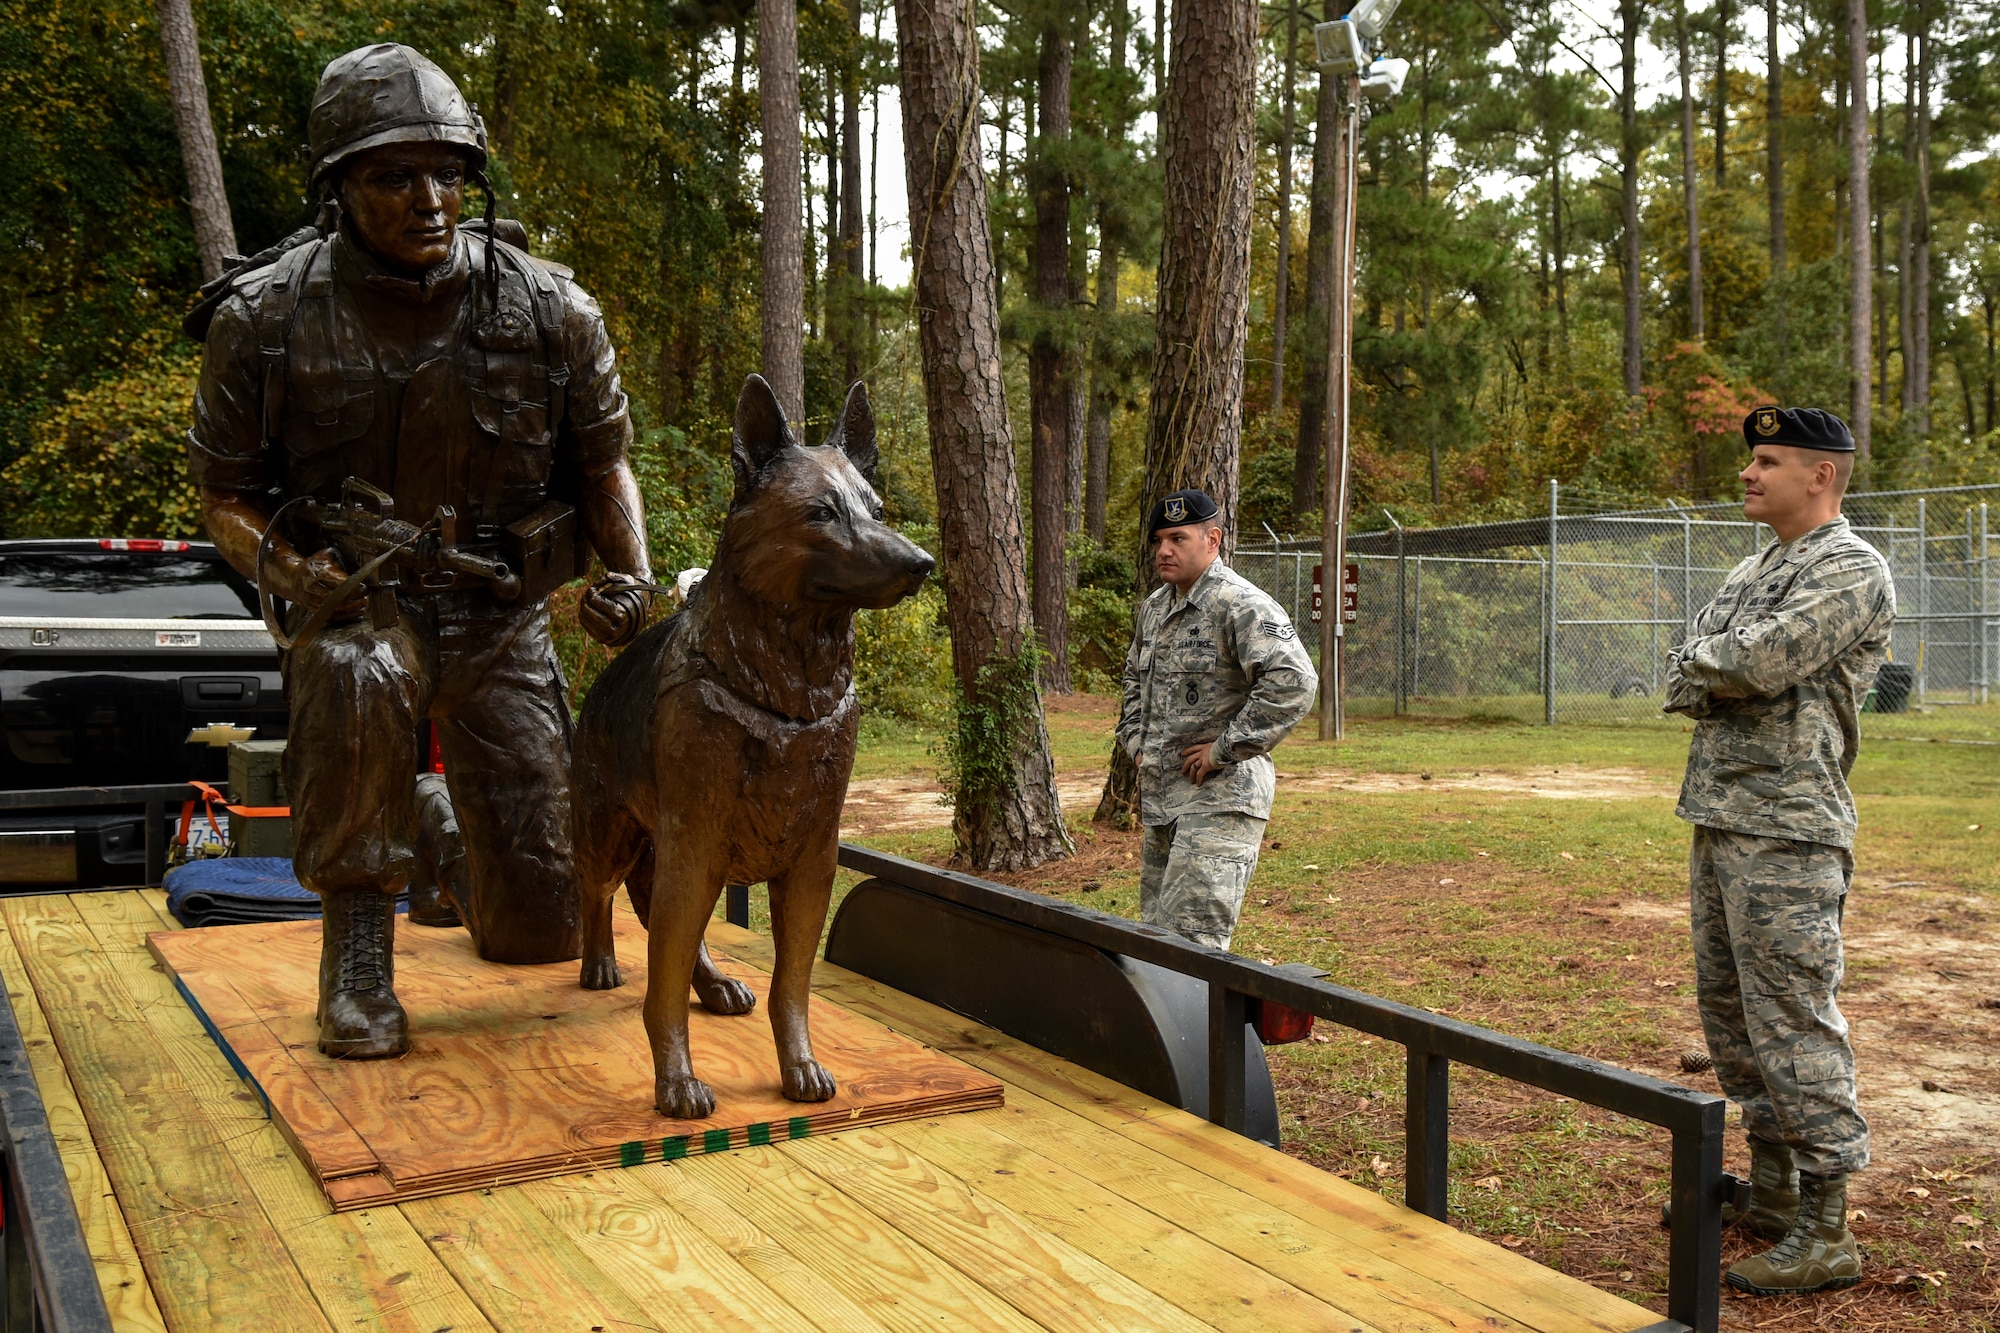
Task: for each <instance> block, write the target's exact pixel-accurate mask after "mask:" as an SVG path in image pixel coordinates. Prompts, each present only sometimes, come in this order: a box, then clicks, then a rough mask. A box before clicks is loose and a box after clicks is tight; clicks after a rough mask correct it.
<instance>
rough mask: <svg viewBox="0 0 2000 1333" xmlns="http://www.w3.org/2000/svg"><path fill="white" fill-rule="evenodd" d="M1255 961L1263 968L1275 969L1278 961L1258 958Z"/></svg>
mask: <svg viewBox="0 0 2000 1333" xmlns="http://www.w3.org/2000/svg"><path fill="white" fill-rule="evenodd" d="M1257 961H1258V962H1260V963H1262V964H1263V965H1264V966H1265V967H1275V966H1277V963H1278V960H1277V959H1275V958H1259V959H1258V960H1257Z"/></svg>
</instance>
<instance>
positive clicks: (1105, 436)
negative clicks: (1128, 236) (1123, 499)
mask: <svg viewBox="0 0 2000 1333" xmlns="http://www.w3.org/2000/svg"><path fill="white" fill-rule="evenodd" d="M1097 231H1098V237H1099V240H1098V248H1097V323H1098V327H1099V328H1100V329H1109V328H1110V326H1111V321H1112V320H1114V319H1116V318H1117V316H1118V258H1119V256H1118V243H1117V242H1116V241H1113V240H1107V239H1104V236H1105V232H1106V226H1105V221H1104V213H1103V211H1102V210H1100V211H1099V213H1098V224H1097ZM1117 405H1118V377H1117V376H1116V375H1115V374H1113V373H1112V371H1111V369H1110V368H1109V367H1107V366H1105V365H1103V364H1101V363H1100V364H1099V365H1098V367H1097V369H1096V373H1095V374H1094V375H1093V376H1092V382H1091V386H1090V420H1089V423H1088V425H1087V426H1086V430H1087V432H1088V438H1087V441H1086V444H1085V451H1086V456H1085V460H1084V470H1085V477H1084V480H1085V483H1086V484H1085V486H1084V492H1083V530H1084V532H1085V533H1087V534H1088V535H1089V537H1090V540H1092V541H1093V542H1096V543H1097V544H1098V545H1099V546H1102V545H1104V524H1105V508H1106V503H1107V497H1106V492H1107V491H1108V490H1110V487H1111V413H1112V411H1113V409H1115V408H1116V407H1117Z"/></svg>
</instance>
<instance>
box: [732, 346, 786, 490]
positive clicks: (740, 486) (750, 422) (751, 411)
mask: <svg viewBox="0 0 2000 1333" xmlns="http://www.w3.org/2000/svg"><path fill="white" fill-rule="evenodd" d="M792 443H793V441H792V431H791V427H789V426H787V425H786V424H785V409H784V408H782V407H780V406H779V405H778V395H777V394H776V393H774V392H772V390H771V386H770V384H768V383H767V382H766V381H765V379H764V377H763V376H762V375H752V376H750V377H749V378H748V379H746V380H744V381H743V392H742V393H740V394H738V395H737V396H736V426H735V430H734V432H733V434H732V437H731V440H730V449H729V465H730V467H731V468H733V469H734V470H735V472H736V498H737V499H739V500H741V499H742V498H743V497H744V496H746V495H748V494H749V493H750V488H751V487H752V486H753V485H755V484H756V481H757V474H758V473H759V472H761V471H763V469H764V465H765V464H766V463H768V462H770V461H771V459H772V458H773V457H775V456H776V455H777V454H778V453H780V452H782V451H783V450H785V449H787V448H789V447H790V446H791V445H792Z"/></svg>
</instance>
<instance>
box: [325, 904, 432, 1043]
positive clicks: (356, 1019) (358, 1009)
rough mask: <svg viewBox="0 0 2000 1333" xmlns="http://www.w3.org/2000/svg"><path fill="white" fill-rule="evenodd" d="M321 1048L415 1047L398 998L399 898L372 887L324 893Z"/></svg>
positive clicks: (407, 1019)
mask: <svg viewBox="0 0 2000 1333" xmlns="http://www.w3.org/2000/svg"><path fill="white" fill-rule="evenodd" d="M320 901H321V903H322V904H323V906H324V908H325V912H326V916H325V919H324V921H322V923H321V926H320V930H321V934H320V945H319V1048H320V1050H321V1051H323V1052H324V1053H326V1054H327V1055H331V1056H336V1057H341V1058H345V1059H350V1060H374V1059H380V1058H381V1057H383V1056H389V1055H401V1054H403V1053H404V1052H405V1051H407V1050H409V1049H410V1020H409V1018H408V1016H407V1015H405V1014H404V1013H403V1006H402V1004H401V1003H399V1002H398V1001H397V999H396V952H395V945H396V900H395V899H394V898H392V897H390V896H389V895H388V894H386V893H377V892H375V891H374V890H372V889H359V890H354V889H350V890H347V891H344V892H340V893H325V894H321V895H320Z"/></svg>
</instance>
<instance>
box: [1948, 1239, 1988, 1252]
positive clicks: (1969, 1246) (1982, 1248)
mask: <svg viewBox="0 0 2000 1333" xmlns="http://www.w3.org/2000/svg"><path fill="white" fill-rule="evenodd" d="M1952 1243H1953V1244H1955V1245H1957V1246H1958V1248H1959V1249H1961V1250H1970V1251H1974V1252H1977V1253H1979V1254H1984V1253H1986V1242H1985V1241H1983V1240H1961V1241H1954V1242H1952Z"/></svg>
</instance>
